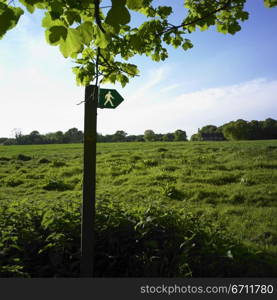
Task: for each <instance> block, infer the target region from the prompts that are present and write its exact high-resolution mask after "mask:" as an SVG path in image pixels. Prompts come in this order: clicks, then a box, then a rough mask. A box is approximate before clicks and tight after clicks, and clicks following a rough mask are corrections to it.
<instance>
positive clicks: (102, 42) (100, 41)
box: [94, 26, 111, 48]
mask: <svg viewBox="0 0 277 300" xmlns="http://www.w3.org/2000/svg"><path fill="white" fill-rule="evenodd" d="M95 34H96V39H95V42H94V43H95V46H97V47H100V48H106V47H107V46H108V45H109V43H110V41H111V38H110V36H109V35H108V34H106V33H104V32H102V30H101V29H100V28H99V27H98V26H97V27H96V28H95Z"/></svg>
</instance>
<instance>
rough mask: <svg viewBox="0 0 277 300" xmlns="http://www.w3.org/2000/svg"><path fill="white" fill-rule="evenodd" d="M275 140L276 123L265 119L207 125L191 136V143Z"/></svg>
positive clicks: (276, 133) (276, 136)
mask: <svg viewBox="0 0 277 300" xmlns="http://www.w3.org/2000/svg"><path fill="white" fill-rule="evenodd" d="M271 139H277V121H276V120H274V119H271V118H267V119H266V120H264V121H256V120H252V121H250V122H248V121H245V120H242V119H239V120H237V121H232V122H229V123H226V124H223V125H222V126H220V127H217V126H215V125H207V126H204V127H202V128H201V129H198V132H197V133H196V134H193V135H192V136H191V141H223V140H271Z"/></svg>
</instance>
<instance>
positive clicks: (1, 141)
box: [0, 137, 8, 144]
mask: <svg viewBox="0 0 277 300" xmlns="http://www.w3.org/2000/svg"><path fill="white" fill-rule="evenodd" d="M7 139H8V138H6V137H2V138H0V144H3V143H4V142H5V141H6V140H7Z"/></svg>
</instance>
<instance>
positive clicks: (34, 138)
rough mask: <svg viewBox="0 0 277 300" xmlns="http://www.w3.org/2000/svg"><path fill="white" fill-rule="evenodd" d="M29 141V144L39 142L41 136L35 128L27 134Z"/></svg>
mask: <svg viewBox="0 0 277 300" xmlns="http://www.w3.org/2000/svg"><path fill="white" fill-rule="evenodd" d="M29 141H30V144H41V143H42V137H41V135H40V133H39V132H38V131H37V130H34V131H32V132H31V133H30V134H29Z"/></svg>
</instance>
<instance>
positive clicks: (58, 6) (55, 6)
mask: <svg viewBox="0 0 277 300" xmlns="http://www.w3.org/2000/svg"><path fill="white" fill-rule="evenodd" d="M50 8H51V9H50V15H51V17H52V19H53V20H55V19H59V18H60V16H61V15H62V14H63V10H64V4H63V3H61V2H60V1H58V0H54V1H52V2H50Z"/></svg>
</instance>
